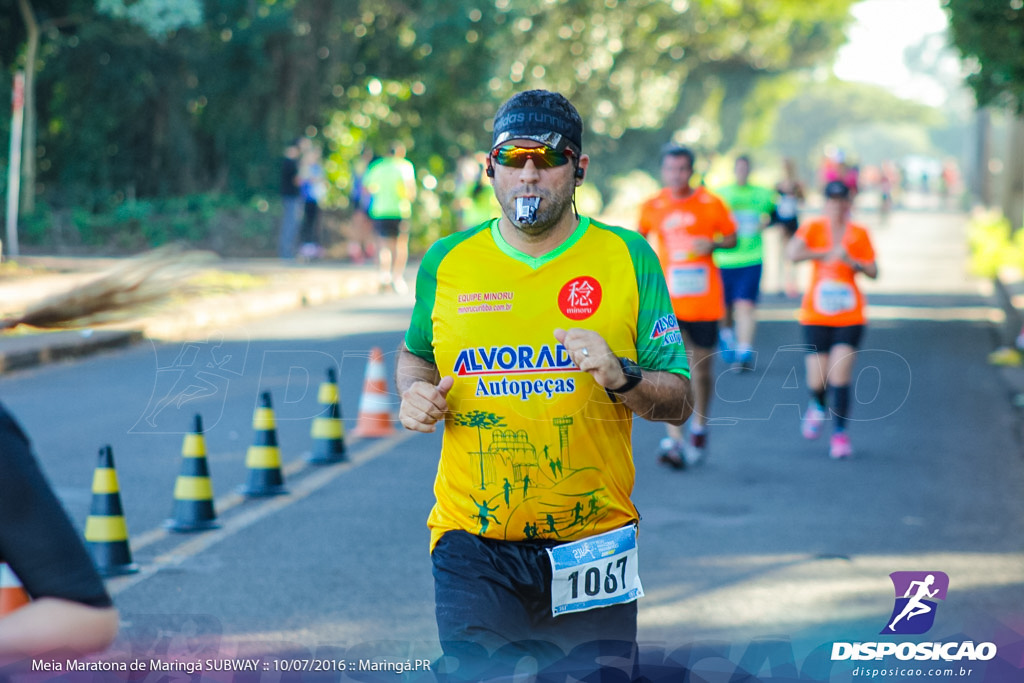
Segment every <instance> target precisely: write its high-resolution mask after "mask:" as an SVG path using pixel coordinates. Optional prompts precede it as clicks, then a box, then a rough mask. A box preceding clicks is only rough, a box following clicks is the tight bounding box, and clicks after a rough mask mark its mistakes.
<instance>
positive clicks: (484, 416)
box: [455, 410, 505, 491]
mask: <svg viewBox="0 0 1024 683" xmlns="http://www.w3.org/2000/svg"><path fill="white" fill-rule="evenodd" d="M504 419H505V418H504V417H502V416H500V415H495V414H494V413H487V412H484V411H482V410H474V411H472V412H470V413H456V414H455V424H457V425H459V426H460V427H475V428H476V434H477V439H478V440H479V442H480V450H479V454H480V490H481V491H484V490H486V489H487V480H486V477H485V476H484V455H487V453H485V451H484V431H483V430H485V429H488V430H489V429H494V428H495V427H504V426H505V423H504V422H502V420H504Z"/></svg>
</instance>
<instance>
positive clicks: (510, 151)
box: [491, 145, 572, 168]
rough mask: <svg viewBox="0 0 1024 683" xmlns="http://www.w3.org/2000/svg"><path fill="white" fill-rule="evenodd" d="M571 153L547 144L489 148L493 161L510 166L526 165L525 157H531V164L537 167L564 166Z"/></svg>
mask: <svg viewBox="0 0 1024 683" xmlns="http://www.w3.org/2000/svg"><path fill="white" fill-rule="evenodd" d="M571 155H572V153H571V152H570V151H569V150H565V151H563V152H559V151H558V150H555V149H552V148H550V147H547V146H542V147H516V146H515V145H502V146H500V147H495V148H494V149H492V150H491V157H492V158H493V159H494V161H495V163H497V164H498V165H500V166H510V167H512V168H522V167H524V166H526V161H527V159H533V164H534V166H536V167H537V168H551V167H552V166H564V165H565V164H567V163H569V157H570V156H571Z"/></svg>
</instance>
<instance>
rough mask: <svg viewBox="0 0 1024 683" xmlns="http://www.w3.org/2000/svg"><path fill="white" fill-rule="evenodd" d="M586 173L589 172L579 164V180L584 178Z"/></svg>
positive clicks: (577, 170) (577, 171)
mask: <svg viewBox="0 0 1024 683" xmlns="http://www.w3.org/2000/svg"><path fill="white" fill-rule="evenodd" d="M586 174H587V172H586V170H584V168H583V167H582V166H577V167H576V177H577V178H578V179H579V180H583V176H585V175H586Z"/></svg>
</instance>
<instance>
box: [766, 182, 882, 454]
mask: <svg viewBox="0 0 1024 683" xmlns="http://www.w3.org/2000/svg"><path fill="white" fill-rule="evenodd" d="M851 205H852V198H851V193H850V189H849V187H847V186H846V185H845V184H844V183H842V182H841V181H833V182H830V183H828V184H827V185H826V186H825V214H824V216H822V217H821V218H818V219H815V220H812V221H808V222H806V223H804V224H803V225H802V226H800V229H799V230H798V231H797V233H796V235H794V237H793V239H792V240H791V241H790V242H789V244H788V245H787V248H786V256H787V257H788V258H789V259H790V260H791V261H793V262H795V263H799V262H801V261H811V262H812V266H813V269H812V275H811V283H810V286H809V287H808V288H807V291H806V292H805V293H804V298H803V303H802V304H801V307H800V316H799V318H800V324H801V326H802V329H803V332H804V340H805V342H806V343H807V345H808V347H809V349H810V350H809V352H808V354H807V386H808V389H809V390H810V392H811V400H810V403H809V405H808V406H807V411H806V412H805V413H804V417H803V420H802V422H801V432H802V433H803V435H804V437H805V438H807V439H816V438H818V437H819V436H820V435H821V430H822V426H823V425H824V422H825V418H826V415H827V413H826V405H828V406H829V407H830V409H831V413H832V415H833V416H834V418H835V422H834V426H833V432H832V439H831V443H830V446H829V455H830V456H831V457H832V458H846V457H849V456H850V455H852V454H853V447H852V445H851V444H850V437H849V435H848V434H847V433H846V423H847V420H848V418H849V411H850V379H851V377H852V375H853V366H854V363H855V360H856V351H857V347H858V345H859V344H860V338H861V336H862V334H863V332H864V326H865V324H866V322H867V319H866V317H865V314H864V308H865V301H864V295H863V293H862V292H861V291H860V288H859V287H858V286H857V282H856V278H857V275H858V274H860V273H863V274H864V275H866V276H867V277H869V278H872V279H874V278H876V277H878V264H877V263H876V261H875V250H874V247H873V246H872V244H871V238H870V236H869V235H868V231H867V229H865V228H864V227H863V226H861V225H858V224H856V223H851V222H850V221H849V217H850V207H851ZM826 378H827V384H826Z"/></svg>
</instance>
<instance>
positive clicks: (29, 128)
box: [18, 0, 39, 214]
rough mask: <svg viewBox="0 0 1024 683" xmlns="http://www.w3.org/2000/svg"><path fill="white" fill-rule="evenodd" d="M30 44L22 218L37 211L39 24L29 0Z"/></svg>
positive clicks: (21, 1)
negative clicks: (37, 69)
mask: <svg viewBox="0 0 1024 683" xmlns="http://www.w3.org/2000/svg"><path fill="white" fill-rule="evenodd" d="M18 9H20V10H21V18H22V19H23V20H24V21H25V31H26V33H27V35H28V41H27V44H26V47H25V132H24V135H23V137H22V146H21V150H22V152H21V211H20V213H21V214H30V213H32V212H33V211H35V208H36V95H35V90H36V88H35V82H36V55H37V54H38V53H39V23H38V22H37V21H36V15H35V13H34V12H33V11H32V7H31V5H29V0H18Z"/></svg>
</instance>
